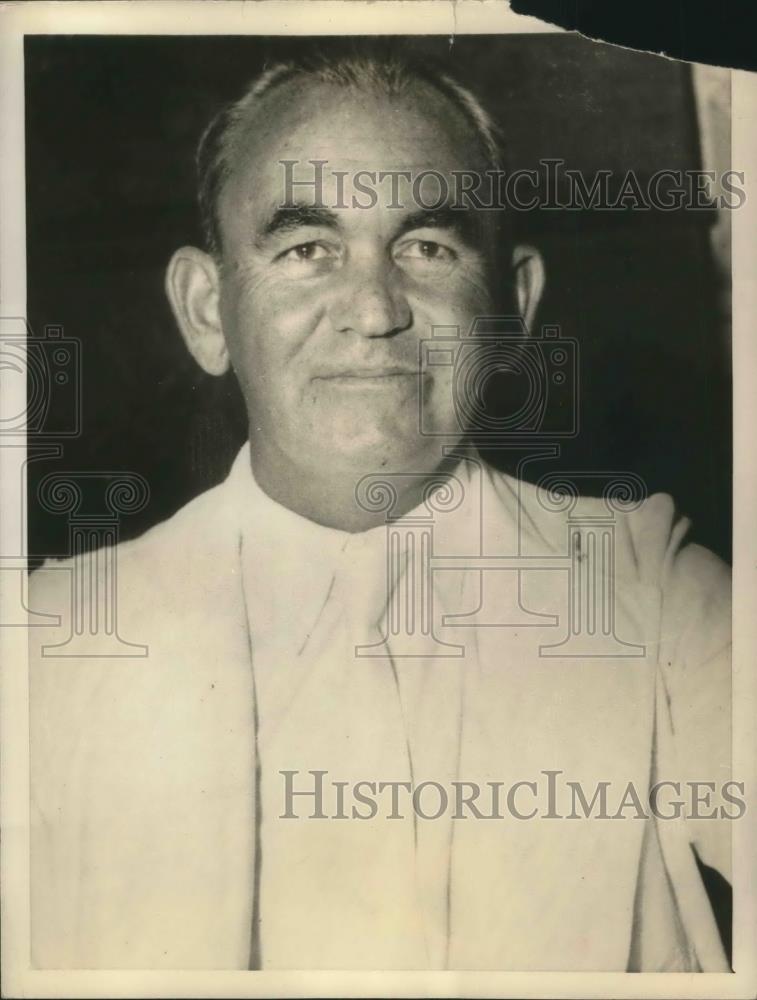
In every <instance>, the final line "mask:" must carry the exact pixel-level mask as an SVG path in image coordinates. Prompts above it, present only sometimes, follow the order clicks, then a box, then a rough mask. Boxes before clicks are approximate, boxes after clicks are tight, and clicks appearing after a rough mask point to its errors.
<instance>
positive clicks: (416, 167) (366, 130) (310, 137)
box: [227, 81, 485, 194]
mask: <svg viewBox="0 0 757 1000" xmlns="http://www.w3.org/2000/svg"><path fill="white" fill-rule="evenodd" d="M484 159H485V157H484V154H483V150H482V149H481V142H480V140H479V137H478V136H477V135H476V133H475V130H474V128H473V125H472V123H471V122H470V121H469V120H467V119H466V118H465V117H464V116H463V115H462V113H461V112H460V111H459V110H458V109H457V108H456V107H455V106H454V105H452V103H451V102H450V101H449V100H448V99H447V98H446V97H444V96H443V95H442V94H441V93H439V92H437V91H436V90H435V89H434V88H432V87H430V86H429V85H426V84H424V83H423V82H422V81H418V82H417V84H416V83H412V84H411V85H410V86H408V87H407V88H406V89H405V90H404V91H403V92H402V93H401V94H399V95H396V96H393V97H389V96H385V95H381V94H367V93H364V92H362V91H358V90H356V89H353V88H345V87H337V86H335V85H330V84H325V83H321V82H318V81H313V82H310V83H308V82H307V81H305V82H303V81H300V86H299V87H295V81H291V82H290V83H288V84H284V85H282V87H281V88H280V90H279V91H277V92H275V93H273V94H270V95H268V96H267V97H266V98H264V100H263V102H262V103H261V105H260V107H258V108H257V109H254V110H251V112H250V115H249V118H248V119H247V120H246V122H245V123H244V124H243V126H242V127H241V128H240V129H238V131H237V135H236V138H235V141H234V142H233V143H232V145H231V147H230V148H229V149H228V151H227V162H228V164H229V167H230V173H231V178H232V180H233V179H236V180H237V181H238V182H239V183H240V184H241V185H242V186H243V187H247V188H249V187H250V186H252V185H254V186H256V187H257V186H258V185H261V184H262V185H265V186H266V187H269V186H271V185H273V186H274V187H279V186H280V185H282V184H283V183H284V181H285V179H286V177H287V176H288V177H289V178H291V179H294V180H297V181H307V180H308V179H309V178H312V177H313V174H314V166H313V161H316V162H317V163H319V164H321V165H320V166H318V168H317V170H318V173H319V176H320V178H321V179H322V183H323V184H324V185H327V186H331V187H332V188H333V187H334V186H337V185H340V184H343V180H342V178H343V177H345V176H349V177H351V178H352V177H354V176H355V175H356V174H357V173H358V172H359V171H369V172H376V173H380V172H396V173H398V174H399V173H401V172H402V171H411V172H416V173H417V172H419V171H423V170H429V169H433V170H440V171H442V172H450V171H452V170H466V169H473V168H478V169H481V167H482V166H484V163H483V160H484ZM286 161H288V162H289V163H290V166H289V167H288V169H287V170H286V171H285V170H284V168H283V166H282V165H283V164H284V163H285V162H286ZM301 190H302V189H301ZM237 193H238V194H240V193H241V191H238V192H237Z"/></svg>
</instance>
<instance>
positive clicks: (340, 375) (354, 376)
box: [315, 365, 418, 382]
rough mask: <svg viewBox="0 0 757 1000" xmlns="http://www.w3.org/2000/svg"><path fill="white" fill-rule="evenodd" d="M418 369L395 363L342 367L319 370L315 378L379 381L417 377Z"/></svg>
mask: <svg viewBox="0 0 757 1000" xmlns="http://www.w3.org/2000/svg"><path fill="white" fill-rule="evenodd" d="M417 377H418V369H417V368H403V367H400V366H397V365H391V366H386V367H382V368H343V369H340V370H339V371H331V372H321V373H320V374H318V375H316V376H315V378H316V379H322V380H324V381H327V382H343V381H361V382H370V381H381V380H388V379H407V378H417Z"/></svg>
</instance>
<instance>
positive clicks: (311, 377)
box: [167, 56, 542, 485]
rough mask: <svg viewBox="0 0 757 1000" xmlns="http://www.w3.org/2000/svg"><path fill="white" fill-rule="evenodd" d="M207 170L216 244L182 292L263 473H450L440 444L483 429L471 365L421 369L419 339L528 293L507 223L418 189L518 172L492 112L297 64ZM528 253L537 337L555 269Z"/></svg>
mask: <svg viewBox="0 0 757 1000" xmlns="http://www.w3.org/2000/svg"><path fill="white" fill-rule="evenodd" d="M312 161H318V162H317V164H315V165H314V164H313V162H312ZM198 163H199V167H200V205H201V211H202V215H203V222H204V226H205V231H206V239H207V249H206V250H199V249H197V248H193V247H184V248H182V249H180V250H178V251H177V252H176V254H175V255H174V257H173V259H172V261H171V264H170V266H169V269H168V275H167V290H168V294H169V297H170V299H171V303H172V305H173V308H174V311H175V314H176V316H177V319H178V322H179V325H180V327H181V330H182V333H183V335H184V337H185V339H186V342H187V344H188V346H189V348H190V350H191V351H192V353H193V355H194V356H195V358H196V359H197V361H198V362H199V363H200V365H201V366H202V367H203V368H204V369H205V370H206V371H208V372H210V373H212V374H221V373H223V372H224V371H225V370H226V368H227V367H228V365H229V363H231V364H232V365H233V367H234V370H235V372H236V375H237V377H238V379H239V382H240V384H241V387H242V391H243V394H244V397H245V401H246V406H247V412H248V417H249V424H250V439H251V444H252V449H253V456H254V459H255V466H256V470H259V469H260V466H261V463H262V464H263V465H264V466H265V465H266V464H267V465H269V466H270V467H271V468H273V467H276V468H278V469H280V470H287V469H288V472H289V475H294V474H299V475H312V476H314V477H317V476H319V475H323V473H324V470H325V469H328V471H329V474H330V475H333V476H336V477H339V476H344V475H348V476H351V477H352V484H353V485H354V482H355V481H356V478H357V477H359V475H361V474H364V473H365V472H370V471H381V470H385V471H397V472H402V471H414V472H431V471H433V469H434V468H435V467H436V466H437V465H438V464H439V462H440V457H441V456H440V453H439V438H438V437H437V436H436V435H437V434H446V435H448V436H449V437H448V440H450V441H454V440H455V438H459V437H461V436H462V433H463V429H462V428H459V427H458V425H457V422H456V418H455V408H454V401H453V398H452V369H451V367H447V368H444V367H442V368H440V369H436V370H435V371H434V372H433V373H432V372H431V371H430V370H428V371H423V372H420V373H419V356H420V355H419V344H420V342H421V341H422V340H425V339H427V338H429V337H430V336H431V334H432V329H433V327H435V326H446V327H458V328H459V329H460V331H461V333H463V334H464V333H465V332H467V330H468V328H469V327H470V324H471V322H472V320H473V319H474V318H475V317H476V316H479V315H482V314H486V313H487V312H491V310H492V309H493V308H495V302H496V299H497V297H498V296H497V295H495V294H494V293H495V292H496V290H497V286H498V284H501V283H505V282H508V281H511V280H513V279H512V278H511V274H512V272H511V270H510V267H508V268H507V270H506V272H505V273H502V274H498V273H496V266H495V261H497V260H498V259H500V258H499V255H498V253H497V237H496V225H495V224H494V213H491V212H482V211H474V210H473V209H471V208H459V207H458V208H451V207H450V206H449V205H446V204H441V205H440V206H439V207H438V208H436V209H435V210H433V211H431V210H429V209H428V206H430V205H433V204H434V203H435V201H436V200H438V196H439V193H440V184H439V181H438V178H437V179H434V178H433V177H432V176H430V175H427V176H426V178H425V180H424V181H423V182H422V184H421V185H417V184H415V183H414V182H415V179H416V178H417V177H418V176H419V175H421V174H422V173H423V172H424V171H426V172H428V171H436V172H438V173H439V174H441V175H443V177H444V178H447V179H449V181H450V184H449V189H450V190H453V189H454V183H455V181H454V172H456V171H457V172H460V171H476V172H478V173H483V172H484V171H486V170H492V169H496V168H497V167H498V166H499V152H498V147H497V142H496V140H495V136H494V129H493V127H492V125H491V122H490V121H489V119H488V117H487V115H486V114H485V112H484V111H483V110H482V108H481V107H480V105H479V104H478V102H477V101H476V100H475V98H473V96H472V95H471V94H469V93H468V92H467V91H466V90H464V89H463V88H462V87H460V86H459V85H458V84H456V83H455V82H453V81H452V80H450V79H449V78H448V77H446V76H444V75H439V74H436V75H435V74H433V73H432V72H430V71H428V70H426V69H419V68H416V67H414V66H410V65H408V64H407V63H406V62H404V61H402V60H399V59H397V58H396V57H388V58H387V57H378V56H358V57H355V56H350V57H343V58H340V59H336V60H331V61H326V60H319V61H314V62H309V63H305V62H303V63H300V64H281V65H278V66H275V67H273V68H272V69H269V70H267V71H266V72H264V73H263V74H262V75H261V76H260V77H259V78H258V79H257V80H256V81H254V82H253V83H252V84H251V85H250V87H249V88H248V90H247V92H246V94H245V95H244V96H243V98H242V99H241V100H240V101H239V102H237V103H236V104H234V105H233V106H231V107H229V108H227V109H225V110H224V111H223V112H222V113H221V114H220V115H219V116H218V117H217V118H216V120H215V121H214V122H213V123H212V124H211V126H210V128H209V129H208V130H207V132H206V134H205V136H204V138H203V142H202V143H201V147H200V151H199V156H198ZM380 178H383V181H382V180H380ZM392 178H394V181H393V180H392ZM361 184H362V187H361ZM366 185H367V187H366ZM371 191H372V192H373V193H372V194H371ZM514 256H515V260H514V263H516V264H519V265H521V266H519V267H518V268H517V278H516V279H515V280H516V282H517V288H516V291H517V298H518V305H519V310H520V312H521V313H522V314H523V315H524V317H525V318H526V321H527V322H529V321H530V319H531V318H532V315H533V310H534V309H535V305H536V301H537V299H538V295H539V292H540V288H541V282H542V269H541V261H540V259H539V257H538V254H536V253H535V252H534V251H531V250H528V249H527V248H516V249H515V250H514ZM511 263H512V261H510V262H508V264H511ZM421 405H423V407H424V412H423V419H422V420H421V414H420V407H421ZM421 425H422V426H423V429H424V431H425V433H421ZM429 431H431V432H432V433H431V434H429V433H428V432H429Z"/></svg>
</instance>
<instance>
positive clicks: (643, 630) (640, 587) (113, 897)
mask: <svg viewBox="0 0 757 1000" xmlns="http://www.w3.org/2000/svg"><path fill="white" fill-rule="evenodd" d="M244 454H246V452H244V453H243V455H244ZM244 466H245V460H243V459H241V458H240V459H238V460H237V463H236V464H235V467H234V470H232V473H231V475H230V476H229V478H228V479H227V481H226V482H224V483H223V484H221V485H220V486H218V487H216V488H214V489H212V490H210V491H208V492H206V493H204V494H203V495H201V496H199V497H198V498H197V499H195V500H194V501H193V502H191V503H190V504H188V505H187V506H186V507H184V508H183V509H182V510H180V511H179V512H178V513H177V514H176V515H175V516H174V517H172V518H171V519H170V520H169V521H167V522H165V523H163V524H160V525H158V526H157V527H155V528H153V529H152V530H150V531H148V532H147V533H146V534H145V535H143V536H142V537H141V538H139V539H137V540H135V541H132V542H128V543H125V544H122V545H120V546H118V548H117V550H115V553H114V552H113V551H112V550H111V551H110V552H107V551H101V552H100V553H99V554H98V556H97V558H98V560H100V564H99V565H100V566H101V568H102V567H105V568H107V567H108V566H110V567H111V568H112V567H115V572H116V574H117V577H116V587H117V595H118V598H117V621H116V622H111V623H109V626H112V627H114V628H115V630H116V631H117V633H118V635H119V636H120V637H121V638H122V639H123V640H124V641H125V642H131V643H135V644H141V645H142V646H144V647H146V652H147V655H135V656H103V655H102V652H103V647H102V642H101V638H98V636H97V634H96V633H98V630H99V632H100V634H101V633H102V631H103V628H102V625H103V623H102V622H100V623H99V625H98V623H93V615H94V612H95V609H96V608H97V607H99V606H101V605H102V602H100V604H99V605H98V601H97V595H96V594H95V593H93V591H92V590H91V588H90V582H91V581H96V582H95V583H93V584H92V585H93V586H104V584H103V580H106V579H107V573H106V572H100V573H99V574H96V575H95V576H92V577H91V578H90V577H89V576H87V572H88V571H85V568H84V566H85V562H84V561H83V560H86V557H80V558H79V559H78V560H76V561H72V560H68V561H63V562H52V563H47V564H46V565H45V566H44V567H43V568H42V569H40V570H38V571H37V572H35V573H34V574H33V575H32V578H31V586H30V595H31V607H32V609H33V610H34V611H36V612H43V613H48V614H55V615H58V616H60V625H59V626H58V627H54V626H53V627H44V628H43V627H38V628H35V629H33V630H31V647H30V656H31V677H30V685H31V688H30V692H31V699H30V704H31V748H32V749H31V773H32V778H31V781H32V789H31V793H32V829H31V834H32V858H31V862H32V943H33V954H32V958H33V962H34V964H35V965H37V966H38V967H42V968H84V969H86V968H144V969H156V968H204V969H245V968H248V962H249V960H250V937H251V921H252V913H253V895H254V892H253V886H254V884H255V865H256V835H255V830H256V817H255V810H254V804H255V801H256V796H255V791H256V790H255V758H256V746H255V706H254V685H253V678H252V670H251V649H252V648H254V642H255V640H254V633H255V628H254V622H253V623H250V622H249V621H248V612H247V610H246V602H245V598H244V593H243V587H242V583H241V572H240V530H241V529H240V519H243V518H244V516H245V514H244V512H242V511H240V506H239V489H238V482H239V477H240V476H242V475H247V474H249V466H247V467H246V468H245V467H244ZM240 470H241V471H240ZM235 483H236V485H235ZM548 506H549V505H545V504H544V503H543V502H540V501H539V499H538V497H537V491H536V489H535V488H534V487H532V486H530V485H528V484H526V483H522V482H518V481H516V480H514V479H511V478H510V477H508V476H506V475H503V474H500V473H498V472H495V471H493V470H491V469H489V468H487V467H483V469H482V478H481V483H480V494H479V497H478V510H479V512H480V514H481V516H482V518H483V525H484V531H483V534H482V535H481V540H480V549H481V551H480V552H479V553H477V554H479V555H485V556H493V555H513V554H514V551H515V550H514V546H518V545H519V549H518V552H519V554H520V555H521V556H524V557H529V556H530V557H534V558H535V560H536V561H535V562H534V564H533V565H534V566H537V564H538V557H539V556H542V557H544V558H545V559H547V560H549V559H550V558H552V557H559V556H565V555H566V553H567V551H568V546H569V544H570V542H569V538H570V537H574V536H575V533H576V531H579V532H580V531H583V530H585V525H586V524H589V523H590V522H592V519H594V521H596V520H597V518H602V517H604V518H606V517H607V508H606V506H605V505H604V503H603V502H602V501H600V500H594V499H582V500H580V501H579V502H578V505H577V506H576V507H575V509H574V510H573V511H572V513H571V515H570V516H571V517H572V518H573V522H571V523H573V524H575V526H576V527H575V530H574V529H571V531H570V532H569V531H568V515H567V514H566V512H565V510H562V511H561V510H558V509H547V508H548ZM582 518H583V521H581V519H582ZM576 519H577V520H576ZM579 522H581V524H583V525H584V528H582V527H580V525H579ZM259 528H260V530H262V531H266V530H267V529H266V526H265V525H261V526H259ZM613 530H614V549H613V551H614V568H613V580H614V598H613V601H614V616H615V620H614V629H615V632H616V634H617V635H618V636H619V637H620V638H621V639H622V640H623V641H624V642H628V643H632V644H633V643H635V644H637V645H639V646H641V647H643V655H641V656H636V657H630V658H625V657H623V656H620V657H618V656H615V655H608V656H604V657H602V656H600V657H596V656H595V657H585V658H582V657H575V656H574V657H571V658H566V659H561V658H560V656H559V651H558V656H557V658H555V657H554V656H553V657H533V656H532V654H531V653H530V652H529V650H533V648H534V643H536V644H537V645H538V643H539V642H541V643H542V644H543V643H544V642H545V641H547V642H548V643H549V644H552V645H554V643H555V642H558V641H559V640H560V637H561V636H562V635H564V631H565V630H564V629H563V630H562V631H561V630H560V629H559V628H558V629H555V628H554V627H552V628H549V629H544V630H542V629H539V628H536V629H533V628H517V627H509V628H502V627H500V628H497V627H489V628H485V629H481V630H479V638H478V642H479V647H480V648H479V659H480V662H481V663H483V664H484V665H486V664H494V665H502V664H507V665H508V669H505V670H500V671H499V676H500V679H499V680H498V682H497V684H498V687H497V692H498V694H497V697H496V698H492V697H491V696H490V695H487V696H486V697H485V698H482V700H481V701H480V702H479V703H478V704H476V703H475V698H474V700H473V702H472V705H471V709H470V711H471V712H473V713H478V714H477V715H476V717H475V719H474V726H473V729H474V730H475V731H480V732H481V733H482V734H484V735H482V741H483V742H482V744H481V748H480V753H479V758H480V759H481V760H483V761H484V766H485V767H486V766H489V765H488V764H487V762H486V759H485V747H486V744H485V734H486V733H487V732H489V733H493V732H502V733H506V738H507V746H508V747H509V748H512V753H511V756H512V758H513V759H514V760H515V764H514V765H513V767H512V768H511V769H510V771H509V772H508V774H509V775H510V776H511V777H513V776H517V777H519V778H529V777H532V776H533V774H534V773H535V772H536V771H538V770H539V769H541V768H543V767H544V766H545V764H547V763H548V762H553V763H554V766H555V767H556V768H560V769H561V770H562V771H564V772H565V774H566V776H568V777H570V776H576V777H578V778H579V779H580V780H581V781H582V783H584V784H585V787H587V788H589V789H590V788H591V782H599V781H608V780H609V781H610V782H611V783H612V785H613V787H614V788H618V787H625V786H626V785H627V784H628V783H629V782H633V784H634V787H635V788H636V789H637V790H638V791H639V792H640V793H641V795H642V796H643V795H644V794H645V793H646V791H647V790H648V788H649V784H650V779H651V776H653V774H656V775H657V777H658V779H670V780H675V781H680V782H685V781H686V780H688V779H691V780H698V781H702V780H711V781H715V782H717V783H718V785H720V784H721V783H722V782H723V781H725V780H727V779H728V777H729V766H730V661H729V641H730V608H729V593H730V589H729V582H728V574H727V571H726V568H725V566H724V565H723V564H722V563H721V561H720V560H718V559H717V558H716V557H715V556H713V555H712V554H711V553H709V552H708V551H706V550H704V549H702V548H701V547H698V546H696V545H683V543H682V536H683V533H684V531H685V526H684V525H682V524H681V523H680V522H678V524H676V522H675V517H674V510H673V504H672V501H671V500H670V498H669V497H667V496H662V495H656V496H654V497H652V498H650V499H649V500H648V501H646V502H645V503H644V504H643V505H642V506H641V508H640V509H638V510H635V511H632V512H630V513H627V514H617V515H615V519H614V529H613ZM114 555H115V557H116V558H115V560H114V559H113V556H114ZM108 560H110V561H108ZM551 565H552V569H549V567H548V568H547V569H546V570H545V569H541V570H540V569H538V568H537V569H533V570H530V571H529V572H528V573H525V574H524V575H523V577H522V582H521V589H520V596H521V599H522V601H523V603H524V604H525V606H526V607H528V608H530V609H533V610H535V611H540V610H541V611H542V612H544V613H548V612H551V611H553V610H554V609H555V607H556V598H555V594H556V592H557V590H558V589H559V590H560V592H561V593H562V592H563V591H565V587H564V586H563V584H564V582H565V580H566V579H567V577H566V576H565V575H564V574H561V572H560V571H559V570H556V569H555V568H554V564H551ZM567 565H568V563H566V566H567ZM464 572H465V573H467V574H468V576H467V578H468V580H469V583H470V585H471V586H472V587H473V589H474V590H475V589H476V588H481V587H482V586H483V584H482V580H484V578H485V587H486V590H487V597H486V604H487V607H489V608H492V607H495V608H496V607H497V605H498V602H500V603H502V602H505V601H511V599H512V594H513V574H512V572H510V571H506V572H500V571H496V570H493V571H487V572H484V573H482V572H481V571H480V570H479V569H477V568H475V567H473V568H472V569H468V570H465V571H464ZM557 581H562V583H560V584H559V586H558V582H557ZM255 585H257V584H256V582H255V581H253V586H255ZM259 585H260V586H261V587H265V586H266V581H265V579H261V580H260V581H259ZM566 593H567V592H566ZM479 596H480V593H479ZM567 600H568V598H567V597H566V598H565V601H567ZM560 601H563V598H562V597H561V598H560V599H559V601H557V603H558V604H559V603H560ZM565 601H563V604H562V605H561V608H562V610H561V611H560V615H562V616H563V618H562V620H563V621H564V620H565ZM479 603H480V602H479ZM469 610H475V607H472V608H470V609H469ZM77 616H78V617H77ZM111 631H112V628H111ZM450 634H451V633H450ZM43 647H44V648H43ZM123 651H126V652H129V650H128V649H122V652H123ZM133 651H134V652H136V653H137V654H139V653H142V652H145V650H142V649H140V647H139V646H136V647H134V650H133ZM616 652H617V651H616ZM529 657H531V658H530V659H529ZM473 749H474V753H473V758H475V751H476V748H475V747H474V748H473ZM473 758H472V759H473ZM489 764H491V762H489ZM501 776H503V775H502V774H501V773H500V772H498V768H497V766H496V762H495V763H494V764H491V766H490V767H489V774H488V775H487V777H491V778H498V777H501ZM648 827H649V825H648V824H646V823H644V822H639V821H638V820H625V821H620V822H612V821H584V822H576V823H573V824H569V823H550V822H548V821H542V822H540V823H538V822H536V823H522V824H510V826H508V827H507V830H506V831H505V832H502V833H499V834H497V833H495V832H494V831H493V829H492V825H491V824H486V823H481V824H478V825H477V826H475V827H473V826H470V827H469V830H470V833H469V834H468V835H469V836H470V837H471V838H472V839H471V841H470V844H471V849H472V850H473V851H479V853H482V854H483V855H484V856H485V854H486V852H487V851H491V850H499V849H500V847H499V846H498V845H499V844H500V843H501V845H502V849H503V850H508V849H510V847H509V846H508V845H509V844H511V846H512V850H513V852H514V855H513V857H514V862H513V865H512V869H511V870H510V871H509V872H508V876H507V877H508V879H509V885H508V892H507V898H506V899H500V900H497V899H496V898H495V899H493V900H492V902H491V905H490V908H489V910H487V909H486V907H484V908H481V907H480V906H479V908H478V910H477V913H478V917H477V919H478V920H480V921H481V925H482V931H481V934H480V939H481V942H482V943H481V945H480V949H479V950H478V951H475V949H474V951H473V953H472V954H471V955H470V957H469V959H468V962H469V967H470V966H472V967H477V968H511V969H512V968H516V969H544V970H548V969H563V970H582V969H587V970H617V971H622V970H624V969H626V968H627V965H628V960H629V949H630V946H631V940H632V929H633V923H634V903H635V899H636V896H637V892H638V888H639V878H640V875H639V871H640V858H641V855H642V843H643V839H644V832H645V829H648ZM657 828H658V833H659V840H660V846H661V849H662V858H663V861H664V866H665V870H666V872H667V878H668V879H669V880H670V884H671V885H672V887H673V891H674V895H675V901H676V905H677V909H678V912H679V914H680V919H681V922H682V924H683V928H684V931H685V933H686V935H687V938H688V940H689V942H690V944H691V947H692V949H693V951H694V952H695V954H696V956H697V961H698V963H699V965H700V966H701V967H702V969H703V970H704V971H720V970H724V969H726V968H727V964H726V961H725V957H724V954H723V950H722V947H721V946H720V943H719V938H718V934H717V929H716V925H715V921H714V919H713V916H712V912H711V910H710V908H709V905H708V901H707V897H706V894H705V892H704V889H703V887H702V884H701V880H700V878H699V875H698V872H697V867H696V862H695V856H694V849H695V850H696V852H697V854H698V856H699V857H700V859H701V860H702V861H703V862H705V863H706V864H708V865H710V866H712V867H714V868H716V869H717V870H718V871H720V872H721V874H722V875H723V876H724V877H726V878H729V877H730V831H729V828H728V821H727V820H718V821H714V820H709V821H707V820H688V821H685V820H681V821H663V822H659V823H658V824H657ZM497 836H499V837H500V838H502V839H501V842H500V841H497V840H496V837H497ZM476 838H480V842H479V843H478V847H477V846H476ZM493 838H495V839H493ZM508 838H510V839H508ZM463 875H464V873H463ZM474 881H475V880H474V879H471V880H468V881H466V879H465V878H464V877H463V878H462V879H460V880H459V885H460V886H461V889H460V891H461V892H462V893H463V896H462V906H463V912H465V909H464V908H465V898H464V893H465V892H466V891H470V892H474V891H475V888H474V886H473V884H472V883H473V882H474ZM505 912H506V913H507V914H508V916H507V919H506V920H504V922H503V926H505V927H506V933H505V934H504V935H503V939H502V940H501V941H500V942H499V943H498V942H497V940H496V938H495V939H494V942H493V943H492V937H491V934H490V933H488V932H487V931H486V928H490V927H491V925H492V922H496V921H497V920H498V919H499V916H498V914H504V913H505ZM473 932H474V937H475V928H474V929H473ZM349 966H350V962H349V956H345V962H344V965H343V967H349ZM453 967H454V966H453Z"/></svg>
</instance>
